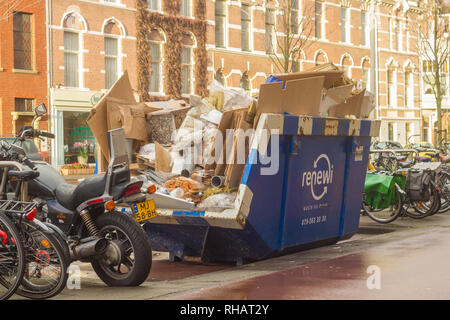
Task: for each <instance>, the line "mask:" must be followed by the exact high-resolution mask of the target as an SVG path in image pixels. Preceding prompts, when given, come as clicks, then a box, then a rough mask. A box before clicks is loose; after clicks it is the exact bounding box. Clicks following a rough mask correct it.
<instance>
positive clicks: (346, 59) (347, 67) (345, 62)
mask: <svg viewBox="0 0 450 320" xmlns="http://www.w3.org/2000/svg"><path fill="white" fill-rule="evenodd" d="M341 66H342V70H343V71H344V75H346V76H347V77H348V78H351V77H352V70H351V67H352V66H353V61H352V59H351V58H350V56H349V55H344V56H343V57H342V60H341Z"/></svg>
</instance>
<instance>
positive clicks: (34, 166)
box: [22, 157, 37, 170]
mask: <svg viewBox="0 0 450 320" xmlns="http://www.w3.org/2000/svg"><path fill="white" fill-rule="evenodd" d="M22 161H23V163H24V164H25V165H26V166H27V167H30V168H31V170H37V167H36V165H35V164H34V162H33V161H31V160H30V159H28V158H27V157H25V158H23V159H22Z"/></svg>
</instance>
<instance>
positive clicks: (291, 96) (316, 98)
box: [253, 76, 325, 128]
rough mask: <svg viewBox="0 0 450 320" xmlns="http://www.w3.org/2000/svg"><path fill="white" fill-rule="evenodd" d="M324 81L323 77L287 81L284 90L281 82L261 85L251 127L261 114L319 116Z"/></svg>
mask: <svg viewBox="0 0 450 320" xmlns="http://www.w3.org/2000/svg"><path fill="white" fill-rule="evenodd" d="M324 81H325V77H324V76H320V77H310V78H305V79H295V80H289V81H286V88H285V89H283V83H281V82H274V83H266V84H262V85H261V89H260V94H259V99H258V106H257V108H256V116H255V119H254V123H253V127H254V128H256V126H257V124H258V121H259V118H260V116H261V114H263V113H275V114H283V113H284V112H288V113H290V114H293V115H309V116H317V115H319V107H320V101H321V97H322V88H323V82H324Z"/></svg>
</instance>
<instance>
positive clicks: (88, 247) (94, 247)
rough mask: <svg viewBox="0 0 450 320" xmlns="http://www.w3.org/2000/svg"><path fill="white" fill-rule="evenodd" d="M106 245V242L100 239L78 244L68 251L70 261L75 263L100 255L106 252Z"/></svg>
mask: <svg viewBox="0 0 450 320" xmlns="http://www.w3.org/2000/svg"><path fill="white" fill-rule="evenodd" d="M108 243H109V241H108V240H106V239H105V238H101V239H95V240H92V241H89V242H86V243H82V244H79V245H77V246H76V247H74V248H72V250H71V251H70V259H71V261H77V260H83V259H86V258H90V257H93V256H96V255H99V254H102V253H104V252H105V251H106V248H107V247H108Z"/></svg>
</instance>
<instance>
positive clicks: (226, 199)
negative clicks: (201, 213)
mask: <svg viewBox="0 0 450 320" xmlns="http://www.w3.org/2000/svg"><path fill="white" fill-rule="evenodd" d="M236 196H237V193H236V192H232V193H218V194H215V195H212V196H210V197H208V198H206V199H205V200H203V202H202V203H200V204H199V208H209V209H214V208H220V209H226V208H233V207H234V201H235V200H236Z"/></svg>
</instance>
